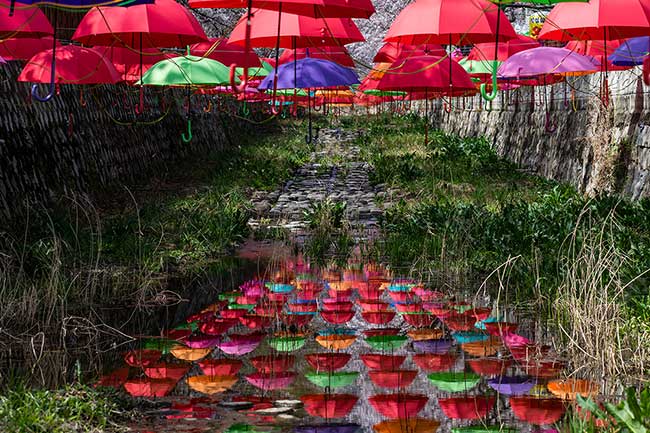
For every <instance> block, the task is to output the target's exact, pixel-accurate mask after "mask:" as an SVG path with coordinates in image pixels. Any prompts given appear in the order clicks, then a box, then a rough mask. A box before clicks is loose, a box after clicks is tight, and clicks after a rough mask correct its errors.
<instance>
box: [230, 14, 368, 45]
mask: <svg viewBox="0 0 650 433" xmlns="http://www.w3.org/2000/svg"><path fill="white" fill-rule="evenodd" d="M278 15H279V14H278V12H276V11H270V10H263V9H260V10H257V11H255V13H254V14H253V17H252V18H251V31H250V43H251V46H253V47H276V48H278V46H277V43H278V39H279V42H280V43H279V48H303V47H314V46H332V45H345V44H350V43H353V42H362V41H364V40H365V39H364V37H363V35H362V34H361V32H360V31H359V29H358V28H357V26H356V25H355V24H354V22H353V21H352V20H351V19H350V18H311V17H308V16H304V15H294V14H288V13H282V16H281V19H280V31H279V35H280V37H279V38H278V18H279V17H278ZM246 21H247V16H246V15H244V16H243V17H242V18H241V19H240V20H239V22H238V23H237V25H236V26H235V28H234V29H233V31H232V33H230V38H228V42H229V43H231V44H239V45H243V44H244V43H245V41H246Z"/></svg>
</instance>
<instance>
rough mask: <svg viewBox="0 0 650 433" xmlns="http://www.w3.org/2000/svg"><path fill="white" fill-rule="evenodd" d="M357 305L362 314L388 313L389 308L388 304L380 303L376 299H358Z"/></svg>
mask: <svg viewBox="0 0 650 433" xmlns="http://www.w3.org/2000/svg"><path fill="white" fill-rule="evenodd" d="M357 304H358V305H359V307H361V311H364V312H373V311H388V310H389V308H390V304H389V303H388V302H384V301H380V300H378V299H359V300H358V301H357Z"/></svg>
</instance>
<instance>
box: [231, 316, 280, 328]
mask: <svg viewBox="0 0 650 433" xmlns="http://www.w3.org/2000/svg"><path fill="white" fill-rule="evenodd" d="M273 319H274V317H273V316H269V315H266V316H265V315H261V314H244V315H243V316H241V317H240V318H239V323H241V324H242V325H244V326H245V327H247V328H248V329H264V328H267V327H269V326H271V323H273Z"/></svg>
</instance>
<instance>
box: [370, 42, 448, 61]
mask: <svg viewBox="0 0 650 433" xmlns="http://www.w3.org/2000/svg"><path fill="white" fill-rule="evenodd" d="M426 55H432V56H440V57H444V56H446V55H447V52H446V51H445V49H444V48H442V46H441V45H440V44H424V45H407V44H401V43H399V42H386V43H385V44H384V45H383V46H382V47H381V48H380V49H379V51H377V54H375V57H374V58H373V59H372V61H373V62H375V63H393V62H394V61H395V60H397V59H399V58H404V57H415V56H426Z"/></svg>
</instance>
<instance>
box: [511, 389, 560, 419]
mask: <svg viewBox="0 0 650 433" xmlns="http://www.w3.org/2000/svg"><path fill="white" fill-rule="evenodd" d="M510 407H511V408H512V413H513V414H514V415H515V417H516V418H517V419H520V420H522V421H525V422H527V423H530V424H536V425H547V424H548V425H550V424H553V423H555V422H557V421H559V420H560V418H562V415H564V412H565V411H566V408H565V406H564V403H563V402H562V400H560V399H559V398H540V397H534V396H528V395H522V396H513V397H510Z"/></svg>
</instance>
